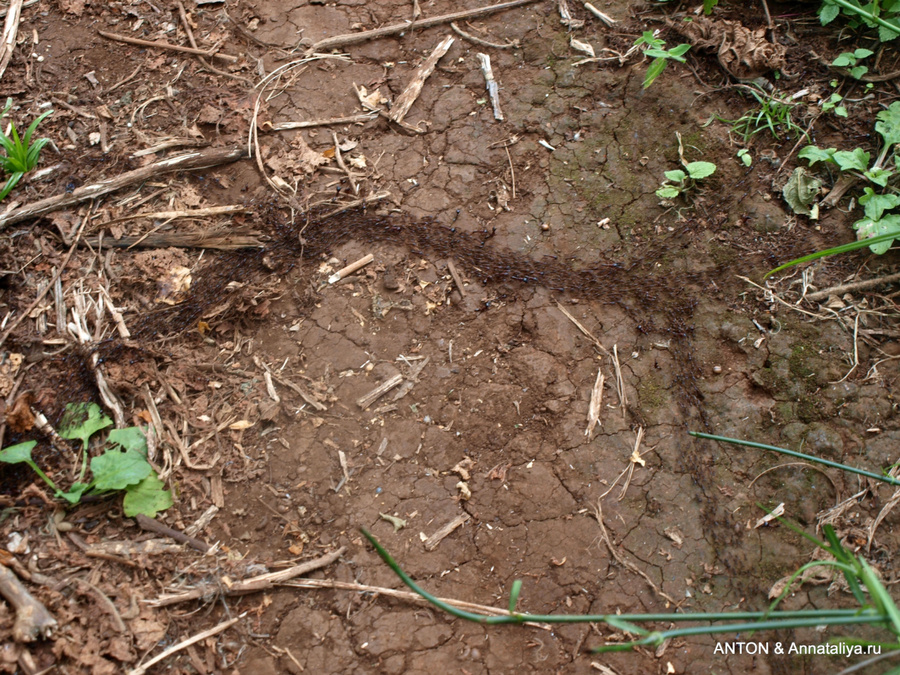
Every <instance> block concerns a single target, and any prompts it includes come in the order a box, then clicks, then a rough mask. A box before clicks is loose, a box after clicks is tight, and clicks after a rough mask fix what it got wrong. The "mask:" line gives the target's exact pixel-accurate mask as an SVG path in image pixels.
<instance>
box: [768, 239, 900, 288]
mask: <svg viewBox="0 0 900 675" xmlns="http://www.w3.org/2000/svg"><path fill="white" fill-rule="evenodd" d="M896 238H897V233H896V232H893V233H889V234H880V235H878V236H877V237H869V238H868V239H862V240H860V241H851V242H850V243H849V244H843V245H841V246H835V247H834V248H828V249H825V250H824V251H817V252H816V253H810V254H809V255H805V256H803V257H801V258H796V259H794V260H791V261H790V262H786V263H784V264H783V265H779V266H778V267H776V268H775V269H773V270H769V271H768V272H766V275H765V276H764V277H763V278H764V279H768V278H769V277H770V276H772V275H773V274H775V273H776V272H780V271H781V270H784V269H787V268H788V267H793V266H794V265H800V264H802V263H805V262H810V261H812V260H818V259H819V258H824V257H825V256H828V255H838V254H839V253H848V252H850V251H855V250H856V249H858V248H865V247H866V246H870V245H872V244H878V243H879V242H882V241H891V240H893V239H896Z"/></svg>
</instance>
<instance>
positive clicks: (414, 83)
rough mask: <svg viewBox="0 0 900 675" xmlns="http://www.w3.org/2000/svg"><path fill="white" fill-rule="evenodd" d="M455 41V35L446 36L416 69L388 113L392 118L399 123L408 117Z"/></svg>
mask: <svg viewBox="0 0 900 675" xmlns="http://www.w3.org/2000/svg"><path fill="white" fill-rule="evenodd" d="M454 42H455V39H454V38H453V36H451V35H448V36H447V37H445V38H444V39H443V40H441V41H440V42H439V43H438V45H437V47H435V48H434V49H433V50H432V52H431V54H430V55H429V56H428V58H427V59H425V61H424V62H423V63H422V65H421V66H419V67H418V68H417V69H416V72H415V74H414V75H413V77H412V79H411V80H410V81H409V84H408V85H406V89H404V90H403V93H401V94H400V95H399V96H398V97H397V100H395V101H394V105H393V106H392V107H391V112H390V114H389V115H388V117H389V118H390V119H391V120H393V121H394V122H397V123H398V124H399V123H400V122H402V121H403V118H404V117H406V113H408V112H409V109H410V108H411V107H412V104H413V103H415V100H416V99H417V98H418V97H419V94H420V93H421V91H422V87H423V86H425V80H427V79H428V78H429V77H430V76H431V74H432V73H433V72H434V69H435V68H436V67H437V62H438V61H440V60H441V57H442V56H444V54H446V53H447V50H448V49H450V46H451V45H452V44H453V43H454Z"/></svg>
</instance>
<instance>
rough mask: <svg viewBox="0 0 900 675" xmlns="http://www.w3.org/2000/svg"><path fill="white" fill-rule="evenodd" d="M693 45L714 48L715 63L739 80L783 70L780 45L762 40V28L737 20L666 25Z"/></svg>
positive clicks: (763, 31) (782, 47) (782, 54)
mask: <svg viewBox="0 0 900 675" xmlns="http://www.w3.org/2000/svg"><path fill="white" fill-rule="evenodd" d="M670 25H671V26H672V28H674V29H675V30H676V31H678V32H679V33H681V34H682V35H684V36H685V37H686V38H687V39H688V40H689V41H690V42H691V44H693V45H694V46H695V47H699V48H701V49H714V50H716V56H717V57H718V59H719V64H720V65H721V66H722V68H724V69H725V71H726V72H728V74H730V75H732V76H733V77H736V78H737V79H739V80H752V79H754V78H756V77H759V76H761V75H764V74H765V73H768V72H769V71H771V70H783V69H784V65H785V60H784V55H785V52H786V51H787V50H786V49H785V47H784V46H782V45H779V44H773V43H771V42H769V41H768V40H767V39H766V28H765V26H762V27H760V28H757V29H755V30H750V29H749V28H747V27H746V26H744V25H743V24H741V23H740V22H738V21H727V20H725V19H708V18H706V17H697V18H695V19H694V20H693V21H679V22H673V23H671V24H670Z"/></svg>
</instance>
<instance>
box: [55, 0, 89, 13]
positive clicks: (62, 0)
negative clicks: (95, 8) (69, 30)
mask: <svg viewBox="0 0 900 675" xmlns="http://www.w3.org/2000/svg"><path fill="white" fill-rule="evenodd" d="M85 4H87V3H86V2H85V0H59V8H60V9H61V10H62V11H64V12H65V13H66V14H74V15H75V16H81V15H82V14H83V13H84V6H85Z"/></svg>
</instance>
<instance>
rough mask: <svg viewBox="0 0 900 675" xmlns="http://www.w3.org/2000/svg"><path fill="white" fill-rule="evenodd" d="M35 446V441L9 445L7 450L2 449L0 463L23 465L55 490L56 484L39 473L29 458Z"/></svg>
mask: <svg viewBox="0 0 900 675" xmlns="http://www.w3.org/2000/svg"><path fill="white" fill-rule="evenodd" d="M35 445H37V441H25V442H24V443H18V444H16V445H11V446H9V447H8V448H4V449H3V451H2V452H0V462H5V463H6V464H22V463H25V464H27V465H28V466H30V467H31V468H32V469H33V470H34V472H35V473H36V474H37V475H38V476H40V477H41V480H42V481H44V482H45V483H46V484H47V485H49V486H50V487H51V488H52V489H53V490H56V489H57V488H56V483H54V482H53V481H52V480H50V478H49V477H48V476H47V474H45V473H44V472H43V471H41V469H40V467H39V466H38V465H37V464H36V463H35V461H34V460H33V459H32V458H31V451H32V450H33V449H34V446H35Z"/></svg>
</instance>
